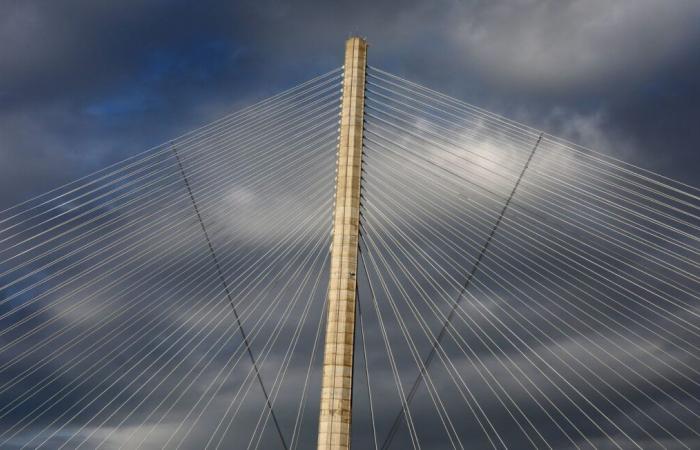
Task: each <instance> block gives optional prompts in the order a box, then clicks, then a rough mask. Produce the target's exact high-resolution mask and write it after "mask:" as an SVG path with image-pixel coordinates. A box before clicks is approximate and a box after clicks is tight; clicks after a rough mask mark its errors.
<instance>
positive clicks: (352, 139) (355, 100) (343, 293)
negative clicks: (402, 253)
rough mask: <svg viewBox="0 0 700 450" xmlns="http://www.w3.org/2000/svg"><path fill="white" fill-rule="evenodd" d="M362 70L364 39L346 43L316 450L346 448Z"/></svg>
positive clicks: (355, 268) (360, 151) (358, 181)
mask: <svg viewBox="0 0 700 450" xmlns="http://www.w3.org/2000/svg"><path fill="white" fill-rule="evenodd" d="M366 65H367V43H366V42H365V40H364V39H361V38H357V37H353V38H350V39H348V40H347V42H346V43H345V78H344V81H343V99H342V112H341V119H340V143H339V149H338V177H337V181H336V202H335V211H334V222H333V247H332V253H331V269H330V282H329V287H328V300H327V301H328V321H327V327H326V343H325V347H324V353H323V380H322V384H321V412H320V418H319V432H318V449H319V450H341V449H349V448H350V423H351V419H352V365H353V345H354V334H355V295H356V292H355V289H356V273H357V251H358V235H359V217H360V216H359V213H360V175H361V165H362V128H363V126H362V122H363V118H364V101H365V68H366Z"/></svg>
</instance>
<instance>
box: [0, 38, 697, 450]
mask: <svg viewBox="0 0 700 450" xmlns="http://www.w3.org/2000/svg"><path fill="white" fill-rule="evenodd" d="M365 57H366V44H365V43H364V41H362V40H361V39H351V40H349V41H348V44H347V48H346V59H345V64H344V66H343V67H340V68H337V69H335V70H332V71H330V72H328V73H326V74H323V75H320V76H318V77H316V78H313V79H311V80H309V81H307V82H305V83H302V84H300V85H298V86H295V87H293V88H291V89H288V90H286V91H284V92H281V93H279V94H277V95H275V96H273V97H270V98H268V99H266V100H263V101H261V102H259V103H256V104H254V105H252V106H249V107H248V108H245V109H243V110H241V111H238V112H236V113H234V114H231V115H229V116H227V117H224V118H222V119H220V120H217V121H215V122H213V123H210V124H208V125H206V126H204V127H202V128H199V129H197V130H194V131H192V132H189V133H187V134H185V135H183V136H180V137H178V138H176V139H173V140H171V141H169V142H167V143H164V144H162V145H160V146H158V147H156V148H152V149H149V150H147V151H144V152H142V153H139V154H137V155H135V156H132V157H130V158H128V159H126V160H124V161H121V162H119V163H116V164H113V165H111V166H109V167H105V168H104V169H102V170H100V171H98V172H95V173H93V174H90V175H88V176H85V177H83V178H81V179H78V180H75V181H74V182H71V183H69V184H66V185H64V186H61V187H58V188H56V189H54V190H52V191H49V192H46V193H45V194H42V195H39V196H37V197H35V198H32V199H29V200H27V201H25V202H23V203H20V204H18V205H15V206H12V207H9V208H6V209H4V210H3V211H2V212H0V261H1V263H0V322H1V324H0V399H1V400H0V448H66V449H67V448H126V449H136V448H185V449H189V448H192V449H195V448H197V449H198V448H219V447H222V448H246V449H248V448H265V449H267V448H285V449H290V448H312V447H314V446H317V447H318V448H324V449H328V448H348V447H349V446H350V442H352V446H353V448H382V449H389V448H424V449H436V448H455V449H464V448H496V449H501V448H552V449H561V448H619V449H628V448H644V449H646V448H688V449H692V448H700V351H699V350H698V346H699V344H700V339H699V336H700V334H699V333H700V320H699V314H700V309H699V307H698V305H699V304H700V303H699V302H698V298H699V296H700V289H699V287H700V271H699V270H698V269H699V268H700V257H699V254H700V243H699V241H700V232H699V230H700V220H699V219H700V217H699V215H698V210H699V209H700V189H698V188H696V187H693V186H689V185H686V184H683V183H681V182H678V181H675V180H673V179H670V178H668V177H665V176H663V175H661V174H658V173H654V172H651V171H649V170H646V169H644V168H641V167H637V166H634V165H632V164H629V163H626V162H625V161H622V160H619V159H615V158H613V157H612V156H610V153H609V151H608V150H609V149H600V151H596V150H593V149H588V148H583V147H580V146H578V145H576V144H574V143H571V142H567V141H565V140H563V139H561V138H557V137H555V136H551V135H549V134H547V133H544V132H542V131H540V130H536V129H533V128H531V127H529V126H526V125H524V124H521V123H518V122H515V121H513V120H510V119H508V118H505V117H502V116H499V115H496V114H493V113H491V112H489V111H485V110H483V109H480V108H478V107H476V106H473V105H471V104H468V103H465V102H463V101H461V100H458V99H455V98H452V97H450V96H447V95H445V94H442V93H440V92H439V91H437V90H433V89H431V88H428V87H425V86H421V85H418V84H416V83H413V82H411V81H409V80H406V79H403V78H401V77H398V76H396V75H393V74H391V73H389V72H387V71H384V70H382V69H379V68H376V67H373V66H372V65H367V64H366V60H365ZM351 422H352V427H350V424H351Z"/></svg>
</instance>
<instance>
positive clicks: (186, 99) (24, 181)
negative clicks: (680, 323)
mask: <svg viewBox="0 0 700 450" xmlns="http://www.w3.org/2000/svg"><path fill="white" fill-rule="evenodd" d="M698 23H700V6H699V5H698V3H697V2H693V1H689V0H687V1H684V0H680V1H677V2H667V1H652V0H642V1H639V0H625V1H620V2H615V3H614V4H611V3H610V2H607V1H603V0H594V1H589V2H583V1H548V0H519V1H514V2H505V1H503V2H493V1H477V0H473V1H436V2H420V1H392V2H376V1H369V0H361V1H356V2H338V3H336V2H323V1H311V0H308V1H297V2H282V1H270V0H259V1H250V2H231V1H217V0H210V1H200V2H192V1H184V0H181V1H166V0H161V1H157V0H156V1H146V0H124V1H89V0H82V1H81V0H65V1H52V2H42V1H34V0H28V1H22V0H6V1H4V2H3V3H2V4H0V209H4V208H5V207H9V206H11V205H13V204H15V203H16V202H18V201H21V200H24V199H26V198H28V197H29V196H31V195H34V194H38V193H41V192H43V191H45V190H47V189H49V188H52V187H54V186H57V185H59V184H61V183H63V182H66V181H69V180H71V179H74V178H76V177H78V176H81V175H84V174H86V173H89V172H91V171H93V170H95V169H98V168H100V167H103V166H104V165H106V164H108V163H109V162H112V161H116V160H120V159H122V158H124V157H125V156H128V155H130V154H134V153H136V152H139V151H141V150H144V149H145V148H148V147H150V146H152V145H155V144H158V143H160V142H163V141H165V140H167V139H169V138H171V137H173V136H176V135H180V134H182V133H183V132H184V131H187V130H189V129H191V128H194V127H195V126H198V125H201V124H204V123H207V122H209V121H211V120H213V119H215V118H217V117H219V116H221V115H223V114H224V113H226V112H230V111H234V110H236V109H238V108H239V107H241V106H244V105H246V104H248V103H250V102H251V101H253V100H255V99H261V98H264V97H266V96H268V95H271V94H274V93H276V92H277V91H279V90H280V89H282V88H286V87H289V86H292V85H294V84H296V83H297V82H300V81H303V80H305V79H308V78H310V77H312V76H314V75H316V74H318V73H321V72H325V71H327V70H330V69H332V68H334V67H337V66H338V65H339V64H340V63H341V60H342V44H343V41H344V39H345V38H346V37H347V36H349V35H351V34H360V35H363V36H366V37H367V38H368V40H369V42H370V45H371V46H370V64H371V65H374V66H377V67H380V68H387V69H388V70H390V71H392V72H395V73H397V74H399V75H401V76H403V77H406V78H409V79H411V80H414V81H416V82H419V83H422V84H425V85H427V86H429V87H432V88H434V89H436V90H438V91H443V92H447V93H449V94H450V95H453V96H455V97H457V98H461V99H464V100H466V101H468V102H472V103H475V104H477V105H479V106H483V107H486V108H488V109H493V110H496V111H497V112H499V113H501V114H503V115H505V116H508V117H512V118H515V119H519V120H522V121H524V122H526V123H528V124H530V125H532V126H535V127H538V128H542V129H545V130H546V131H549V132H552V133H553V134H562V135H564V136H565V137H568V138H571V139H572V140H574V141H576V142H578V143H581V144H584V145H588V146H590V147H593V148H595V149H599V150H601V151H603V152H605V153H609V154H612V155H616V156H620V157H622V158H624V159H625V160H629V161H632V162H634V163H637V164H640V165H642V166H644V167H646V168H649V169H652V170H656V171H659V172H662V173H664V174H665V175H668V176H671V177H676V178H679V179H681V180H683V181H685V182H687V183H689V184H692V185H698V184H700V178H699V175H698V171H697V167H698V164H700V163H699V161H700V159H699V158H700V156H698V155H700V153H699V152H698V147H699V146H700V134H698V133H700V132H699V131H698V130H699V128H698V127H697V126H696V124H697V123H698V121H700V107H699V106H698V105H700V82H699V81H698V77H697V74H698V71H700V56H698V55H700V28H698V26H697V24H698ZM506 188H507V187H504V189H506ZM506 190H507V189H506ZM239 194H240V193H237V192H236V191H235V190H234V191H232V192H231V195H232V196H234V197H235V196H236V195H239ZM240 195H242V194H240ZM240 195H239V196H240ZM235 200H236V198H233V199H232V202H235ZM239 225H240V224H239ZM265 225H269V224H265ZM219 226H221V223H219ZM240 226H241V229H243V230H244V231H246V232H247V233H249V234H251V235H255V234H259V233H262V234H264V233H265V232H267V231H268V230H267V228H266V227H265V226H259V224H255V223H252V224H248V225H247V226H244V225H240ZM261 240H262V239H261ZM494 247H495V249H496V251H499V250H498V249H499V248H500V247H498V246H497V245H494ZM502 251H503V252H504V253H505V254H507V253H508V252H507V251H505V250H502ZM535 253H536V252H535ZM563 275H564V276H566V275H567V274H566V272H564V273H563ZM503 295H505V294H503ZM480 301H482V302H483V303H484V304H485V305H489V304H490V303H489V301H490V300H489V298H486V296H483V297H482V298H480ZM465 308H467V306H465ZM470 311H471V310H470ZM527 317H529V318H533V315H531V314H529V315H527ZM185 319H186V318H181V317H173V321H178V320H182V321H184V320H185ZM570 321H571V322H572V321H573V318H570V317H566V320H565V321H563V322H562V323H564V325H568V324H569V323H570ZM506 323H508V324H511V325H513V324H512V323H511V321H506ZM153 331H154V332H155V331H156V330H153ZM593 331H596V332H597V331H600V329H599V328H594V329H592V331H591V332H593ZM392 333H393V338H394V339H396V340H400V339H401V338H400V336H399V334H398V333H399V332H398V330H396V329H395V330H393V331H392ZM465 333H466V332H465ZM586 336H589V335H586ZM369 339H371V340H372V341H373V342H375V343H378V342H380V338H379V337H378V335H377V332H376V327H375V328H374V334H373V335H371V336H370V338H369ZM308 341H309V340H308V339H307V340H305V341H304V342H308ZM501 341H502V340H501ZM499 342H500V341H499ZM596 342H597V341H596ZM528 343H532V344H533V345H534V344H536V343H534V342H532V341H528ZM559 343H560V344H562V345H563V346H564V347H565V348H567V349H569V350H570V351H572V352H581V348H582V347H581V346H582V345H588V344H587V343H585V342H583V341H580V340H579V341H572V342H568V341H563V340H562V341H559ZM579 344H580V345H579ZM623 344H624V343H620V345H623ZM547 348H551V349H553V350H554V351H557V350H558V347H557V348H554V347H547ZM622 348H623V349H624V350H629V348H628V347H622ZM508 350H509V352H510V353H511V354H515V352H514V350H513V349H512V348H510V349H508ZM481 351H482V352H481V353H480V354H482V355H483V354H485V353H486V352H485V351H484V350H483V349H481ZM576 354H578V353H576ZM598 354H601V353H600V352H598ZM618 355H619V354H618ZM128 356H129V355H124V357H125V358H126V357H128ZM272 357H273V359H274V361H275V362H274V364H279V360H280V359H281V355H279V354H273V355H272ZM370 358H371V359H372V361H373V363H374V365H375V367H381V364H382V363H383V362H384V361H383V359H384V355H383V354H381V353H378V354H375V355H370ZM222 359H223V357H222ZM380 360H381V361H380ZM218 363H219V361H217V364H218ZM469 363H470V361H468V360H456V361H455V364H457V365H458V366H460V367H464V376H465V378H469V377H474V378H476V377H477V374H475V373H473V367H469ZM485 363H486V365H487V367H490V368H491V369H492V370H493V371H494V372H495V373H496V374H497V375H498V376H500V377H502V378H503V379H507V375H506V374H505V369H504V367H503V365H501V364H499V362H498V361H496V360H495V359H489V360H487V361H486V362H485ZM399 364H400V365H401V366H402V367H404V368H406V369H407V370H406V378H405V380H406V382H409V380H412V377H413V376H414V374H415V365H414V364H413V361H411V360H409V359H408V358H407V357H406V356H405V355H404V357H402V358H401V360H400V361H399ZM595 367H596V368H597V369H600V370H601V372H604V370H603V369H601V368H600V367H599V366H595ZM409 368H410V369H413V371H410V370H408V369H409ZM245 369H246V370H247V369H248V368H247V367H246V368H245ZM292 369H293V370H292V373H291V376H292V377H293V378H294V379H295V380H298V379H301V378H303V375H304V368H303V367H293V368H292ZM105 370H106V372H113V373H116V372H117V371H118V370H119V369H118V367H111V366H110V367H108V368H107V369H105ZM470 370H471V372H470ZM271 373H274V372H271ZM377 373H378V374H379V377H378V379H377V380H376V381H377V383H378V389H380V390H381V389H382V387H384V389H385V392H392V393H393V391H392V389H393V380H392V379H391V373H390V371H389V370H388V368H386V367H384V368H381V369H377ZM44 375H48V373H43V372H42V373H41V374H38V375H37V376H44ZM664 375H667V374H665V373H664ZM207 376H209V377H213V374H211V373H207ZM244 376H245V373H243V374H240V373H236V374H235V376H234V378H233V379H232V384H231V385H227V386H226V389H229V388H230V386H235V383H234V382H235V381H236V380H239V379H241V378H243V377H244ZM208 379H209V378H207V380H208ZM436 379H441V380H442V382H443V383H445V384H449V383H450V381H449V380H448V378H447V376H446V374H445V373H443V372H438V373H437V374H436ZM635 382H636V380H635ZM96 385H97V386H99V383H98V384H96ZM91 387H92V386H91ZM169 387H170V386H163V387H162V388H161V389H162V390H163V391H164V392H165V391H167V389H168V388H169ZM129 389H130V390H128V392H133V389H132V388H129ZM477 394H478V395H481V396H483V397H484V398H486V397H487V396H488V393H487V392H480V393H477ZM550 394H552V395H553V394H555V393H550ZM76 395H77V394H76ZM188 395H189V394H188ZM227 395H231V392H229V391H228V390H225V391H224V392H223V394H222V397H224V399H221V400H220V399H217V400H216V401H214V402H213V404H212V406H211V408H210V409H209V410H207V412H206V414H205V418H204V421H205V422H212V423H213V422H215V421H216V420H218V418H219V416H220V415H221V412H222V411H224V410H225V408H226V407H228V404H227V402H226V399H225V397H226V396H227ZM421 395H422V397H421V396H419V397H418V399H417V401H418V404H419V405H422V406H423V408H416V410H417V411H421V410H422V412H418V413H417V414H418V415H419V416H421V418H422V419H423V420H425V422H426V423H431V424H433V425H435V428H434V429H431V432H432V433H434V436H432V434H431V433H427V435H429V437H434V439H435V440H436V441H439V440H440V439H444V435H443V434H442V429H441V428H440V425H439V424H438V423H436V422H437V419H436V418H435V417H434V414H433V410H432V409H431V408H432V406H431V403H430V399H429V398H428V397H427V395H426V394H425V391H422V394H421ZM520 395H522V396H523V401H530V399H528V398H525V395H524V394H523V392H520ZM187 400H189V398H186V399H185V401H183V404H187ZM281 401H282V404H286V403H287V402H289V403H293V400H290V399H287V398H283V399H281ZM491 401H492V403H490V404H489V403H488V402H485V404H486V407H487V408H490V410H489V411H491V412H492V413H493V414H495V415H496V417H499V418H500V416H498V414H503V411H502V410H499V409H498V405H497V404H495V402H494V401H493V399H491ZM392 402H394V403H392ZM526 405H529V406H532V405H533V403H532V402H530V403H526ZM647 406H649V412H650V414H651V415H656V414H658V416H659V417H664V416H663V414H660V413H659V411H656V410H654V408H655V406H653V405H647ZM397 407H398V403H396V399H395V398H392V399H389V400H387V401H386V402H383V403H382V404H381V405H379V407H378V408H379V411H380V412H383V413H385V416H386V418H385V419H383V420H384V422H386V421H387V420H389V419H388V417H391V413H392V412H393V411H395V410H396V409H397ZM459 407H463V404H459ZM283 409H284V408H283ZM186 412H187V408H185V407H182V410H181V411H179V410H178V411H175V413H176V414H175V415H176V417H180V418H181V417H183V416H184V414H186ZM567 412H570V411H567ZM256 414H257V411H244V413H243V415H244V416H245V417H244V422H242V423H245V425H244V427H246V428H247V427H251V428H252V426H254V425H251V424H254V421H255V420H256V419H257V416H256ZM288 414H291V413H288ZM423 416H425V417H423ZM429 416H432V417H429ZM139 419H140V418H139ZM287 419H288V418H287ZM419 420H420V419H419ZM431 420H432V422H431ZM287 422H288V420H287ZM363 422H364V423H363ZM363 422H358V429H360V428H359V427H363V428H364V430H365V431H367V430H368V424H367V423H366V420H363ZM384 422H383V423H382V424H381V425H382V426H383V429H384V430H385V429H386V428H387V426H388V424H387V423H384ZM129 423H131V422H127V425H128V424H129ZM133 423H135V424H138V423H139V421H138V419H134V420H133ZM176 426H177V423H176V424H172V423H163V424H160V425H159V426H158V429H157V430H154V432H153V434H152V435H151V437H152V438H153V440H154V441H153V442H156V443H157V442H161V443H162V442H164V441H165V440H166V439H167V438H168V436H169V433H170V432H171V431H172V430H173V428H174V427H176ZM463 426H464V427H465V428H466V429H468V430H473V431H474V433H478V428H477V426H476V424H475V423H472V422H468V423H467V421H466V420H465V421H464V424H463ZM110 431H111V430H105V431H100V433H98V434H97V436H98V437H99V438H101V437H102V436H105V435H106V433H109V432H110ZM267 431H268V432H269V431H270V430H269V429H268V430H267ZM131 432H134V433H140V432H141V430H139V429H138V427H135V428H134V429H129V428H128V427H127V428H126V429H125V430H120V431H119V433H116V435H115V436H114V439H115V441H117V442H118V441H119V439H120V437H124V436H122V435H120V433H124V434H129V433H131ZM196 433H201V434H202V436H199V437H200V438H201V439H203V440H206V439H208V436H207V435H206V433H205V432H201V431H199V430H197V431H196ZM270 434H271V433H270ZM24 438H26V436H24V437H21V438H20V439H19V440H18V443H19V444H21V442H22V439H24ZM403 439H406V437H405V436H404V437H403ZM407 442H408V441H402V442H401V443H404V444H406V445H408V443H407ZM484 443H485V442H484V441H481V442H480V444H484ZM600 444H601V445H607V444H608V443H607V442H605V443H604V442H602V441H601V443H600ZM273 445H274V444H273Z"/></svg>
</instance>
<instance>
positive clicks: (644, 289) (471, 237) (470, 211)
mask: <svg viewBox="0 0 700 450" xmlns="http://www.w3.org/2000/svg"><path fill="white" fill-rule="evenodd" d="M366 90H367V92H366V111H365V140H364V143H365V154H364V163H363V168H364V174H363V191H362V216H361V242H360V255H361V260H360V266H361V267H360V269H358V271H359V276H360V279H359V281H358V284H359V285H360V287H361V289H360V293H359V302H360V304H361V310H362V311H363V313H364V316H365V317H364V318H363V320H362V322H361V325H362V329H363V330H364V331H365V332H366V334H367V335H366V336H363V339H362V348H361V350H363V351H364V349H365V348H384V350H385V351H384V355H381V354H377V353H375V354H372V353H369V354H363V358H362V359H363V364H364V365H365V366H366V370H365V371H363V372H364V373H365V374H366V376H365V377H364V378H365V385H367V386H368V388H364V389H363V388H362V387H360V386H358V389H359V391H362V390H365V391H366V394H368V395H360V393H359V392H358V393H357V394H356V398H358V399H364V400H361V401H362V405H357V406H356V408H357V409H363V410H364V411H367V410H369V411H372V414H368V415H364V416H359V414H358V413H357V411H356V414H355V418H356V419H355V421H356V422H355V423H356V424H357V422H358V420H359V422H360V427H362V432H361V433H359V434H357V433H356V435H355V436H356V439H357V440H361V442H362V443H363V445H364V446H369V447H373V448H382V449H387V448H392V447H393V448H406V447H409V448H455V449H457V448H459V449H463V448H557V449H558V448H601V447H603V448H620V449H622V448H624V449H627V448H645V449H646V448H694V447H697V446H698V444H699V443H700V440H699V438H700V420H699V419H700V389H699V388H700V378H699V377H698V375H700V354H699V353H698V345H699V344H700V339H698V336H699V334H698V331H700V321H699V320H698V317H699V312H700V310H699V308H698V296H699V293H700V290H699V289H698V288H699V284H698V282H699V281H700V279H699V278H698V276H699V275H700V272H699V271H698V268H699V267H700V259H699V258H698V255H699V253H698V251H699V250H700V248H699V245H698V241H699V240H700V234H699V233H698V230H700V228H699V226H700V221H699V219H700V217H699V216H698V209H699V208H700V202H699V201H698V200H700V197H698V189H696V188H693V187H691V186H687V185H684V184H682V183H679V182H675V181H673V180H670V179H668V178H665V177H663V176H660V175H657V174H654V173H652V172H649V171H646V170H643V169H641V168H639V167H635V166H633V165H630V164H627V163H624V162H622V161H619V160H616V159H614V158H612V157H610V156H608V155H605V154H601V153H596V152H594V151H592V150H588V149H584V148H580V147H578V146H576V145H574V144H571V143H568V142H566V141H563V140H561V139H558V138H555V137H552V136H549V135H546V134H543V133H541V132H539V131H537V130H534V129H532V128H529V127H527V126H525V125H522V124H519V123H516V122H513V121H510V120H508V119H505V118H503V117H500V116H498V115H495V114H492V113H489V112H487V111H484V110H482V109H479V108H476V107H474V106H472V105H469V104H466V103H464V102H461V101H459V100H456V99H454V98H451V97H448V96H446V95H443V94H440V93H439V92H436V91H433V90H431V89H428V88H426V87H423V86H420V85H418V84H415V83H413V82H410V81H407V80H404V79H402V78H400V77H397V76H395V75H392V74H390V73H388V72H386V71H383V70H381V69H377V68H373V67H370V68H368V77H367V88H366ZM365 341H366V344H365ZM358 373H360V372H358ZM377 373H382V374H383V376H378V375H377ZM386 380H393V383H387V382H386ZM379 396H380V398H382V403H381V405H377V404H376V400H373V399H376V398H377V397H379ZM389 398H394V402H393V405H390V404H389V403H390V401H389V400H387V399H389ZM378 407H379V408H380V409H379V410H378ZM363 419H364V420H363Z"/></svg>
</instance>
